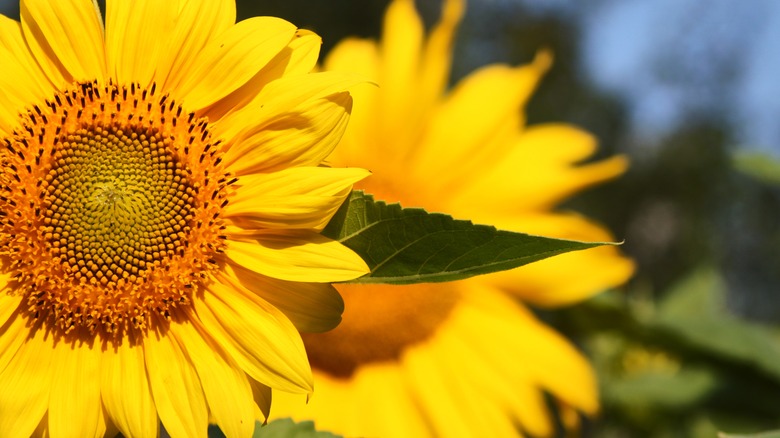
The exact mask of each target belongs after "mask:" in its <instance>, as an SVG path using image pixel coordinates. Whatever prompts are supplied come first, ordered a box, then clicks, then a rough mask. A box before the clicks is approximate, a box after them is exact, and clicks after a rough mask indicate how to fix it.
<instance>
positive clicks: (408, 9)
mask: <svg viewBox="0 0 780 438" xmlns="http://www.w3.org/2000/svg"><path fill="white" fill-rule="evenodd" d="M382 36H383V38H382V42H381V43H380V53H381V54H382V66H381V70H380V71H381V77H379V78H378V80H379V83H380V84H381V87H382V94H381V103H380V105H381V106H382V107H383V108H384V112H383V115H382V117H383V121H382V124H381V127H382V129H383V131H382V132H379V133H377V134H378V135H379V136H383V135H390V136H394V135H398V134H402V133H404V132H406V131H407V129H406V127H405V125H406V123H407V121H408V120H410V119H414V117H416V114H415V112H417V111H418V109H417V108H416V107H415V106H412V105H409V102H408V98H409V93H410V90H417V88H418V87H417V86H416V85H417V81H418V80H419V74H420V71H419V59H420V54H421V51H422V44H423V24H422V20H421V19H420V17H419V15H417V11H416V10H415V7H414V1H413V0H396V1H394V2H391V3H390V6H389V7H388V8H387V12H386V14H385V20H384V25H383V35H382Z"/></svg>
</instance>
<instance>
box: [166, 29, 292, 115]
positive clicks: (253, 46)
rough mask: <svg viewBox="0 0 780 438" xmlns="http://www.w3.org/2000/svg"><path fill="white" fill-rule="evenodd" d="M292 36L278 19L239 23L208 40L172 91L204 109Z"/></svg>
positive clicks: (262, 64) (244, 79) (254, 71)
mask: <svg viewBox="0 0 780 438" xmlns="http://www.w3.org/2000/svg"><path fill="white" fill-rule="evenodd" d="M294 36H295V26H293V25H292V24H291V23H289V22H287V21H285V20H282V19H280V18H275V17H252V18H249V19H246V20H244V21H241V22H238V23H236V24H235V25H234V26H233V27H231V28H230V29H228V30H227V31H225V32H223V33H221V34H219V35H216V36H215V37H214V39H212V40H211V41H209V43H208V44H207V45H206V46H205V47H204V48H203V50H201V52H200V53H199V54H198V58H199V59H198V63H197V65H196V66H195V68H194V69H193V70H191V71H188V72H187V74H186V76H185V77H183V78H182V81H181V83H180V84H179V85H178V86H176V87H175V88H173V90H175V93H176V96H179V98H180V99H181V100H182V101H184V103H186V105H187V107H188V108H191V109H193V110H198V109H201V108H205V107H207V106H209V105H211V104H213V103H214V102H216V101H218V100H219V99H222V98H223V97H225V96H227V95H228V94H230V93H231V92H233V91H234V90H236V89H237V88H239V87H241V86H242V85H244V84H245V83H247V81H249V80H250V79H251V78H252V77H253V76H255V75H256V74H257V73H258V72H259V71H260V70H261V69H262V68H263V67H265V65H266V64H268V62H269V61H270V60H271V59H273V58H274V57H275V56H276V55H277V54H278V53H279V52H280V51H282V49H284V47H285V46H287V44H288V43H289V42H290V40H291V39H292V38H293V37H294Z"/></svg>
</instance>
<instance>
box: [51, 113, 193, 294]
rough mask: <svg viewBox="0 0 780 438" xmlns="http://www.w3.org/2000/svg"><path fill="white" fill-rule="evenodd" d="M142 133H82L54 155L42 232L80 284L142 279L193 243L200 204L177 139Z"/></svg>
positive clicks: (77, 134) (70, 136) (118, 131)
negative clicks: (189, 235)
mask: <svg viewBox="0 0 780 438" xmlns="http://www.w3.org/2000/svg"><path fill="white" fill-rule="evenodd" d="M138 131H139V130H138V129H136V130H134V131H132V132H129V133H127V134H126V133H125V132H123V131H121V130H117V129H115V128H108V129H103V128H100V127H96V128H92V129H91V130H87V129H81V130H79V131H77V132H75V133H73V134H72V135H69V136H68V138H67V140H66V141H65V142H64V143H63V145H62V148H60V149H59V150H58V151H57V152H56V153H55V155H54V161H53V165H52V168H51V170H49V173H48V174H47V175H46V179H45V186H44V190H45V191H47V192H48V193H51V194H54V195H55V196H53V197H52V202H51V204H50V205H49V206H48V208H47V209H46V211H45V212H44V213H43V216H44V224H45V225H46V226H45V227H44V229H43V231H44V233H45V236H46V238H47V240H49V241H50V242H51V245H52V248H51V250H52V252H53V253H54V254H55V255H56V256H57V257H58V258H59V259H60V260H61V263H62V264H63V265H64V266H65V267H66V268H68V270H69V271H70V272H72V273H73V275H74V277H75V278H76V279H81V278H84V279H86V281H88V282H91V283H94V282H99V283H100V284H101V285H103V286H107V285H108V284H109V283H111V284H112V285H116V284H118V282H119V280H120V279H122V280H124V281H125V282H133V283H135V282H138V281H139V280H141V279H142V278H143V275H144V274H145V273H146V271H147V270H148V269H149V268H151V267H153V266H159V265H160V264H161V263H162V262H163V261H164V260H165V259H167V258H171V257H173V256H174V255H175V254H176V248H178V247H180V246H181V245H182V244H183V241H185V240H186V235H185V229H188V228H189V227H190V223H191V221H192V219H193V216H194V210H195V201H194V191H193V188H192V186H191V185H190V183H189V181H188V178H187V176H186V171H185V169H184V165H183V164H182V163H181V162H179V161H178V160H177V159H176V157H175V156H173V154H172V153H171V152H170V151H171V150H172V147H171V144H170V139H166V140H161V139H160V138H159V136H158V135H157V134H156V133H154V132H147V133H144V132H140V133H139V132H138Z"/></svg>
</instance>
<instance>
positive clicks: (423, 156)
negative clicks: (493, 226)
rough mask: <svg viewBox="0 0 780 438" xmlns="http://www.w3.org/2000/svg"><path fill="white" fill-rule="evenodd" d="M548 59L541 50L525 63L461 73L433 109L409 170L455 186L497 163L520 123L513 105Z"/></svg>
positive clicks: (520, 101) (524, 97) (516, 105)
mask: <svg viewBox="0 0 780 438" xmlns="http://www.w3.org/2000/svg"><path fill="white" fill-rule="evenodd" d="M549 63H550V60H549V56H548V55H545V54H544V53H543V54H541V55H539V56H538V57H537V60H536V61H535V62H534V63H533V64H531V65H529V66H523V67H515V68H511V67H506V66H500V65H499V66H488V67H484V68H482V69H480V70H478V71H476V72H474V73H472V74H471V75H469V76H468V77H466V78H465V79H464V80H463V81H461V82H460V83H459V84H458V85H457V86H456V87H455V89H454V90H453V91H452V93H451V94H450V96H449V97H447V98H446V99H445V100H444V101H442V102H441V103H440V105H439V106H438V108H437V109H436V111H435V112H434V113H433V115H432V117H431V121H430V124H429V125H428V126H427V132H426V136H425V138H424V139H423V140H422V141H424V142H425V145H426V147H425V148H421V149H420V150H419V151H418V152H417V155H416V157H415V159H414V162H413V163H412V165H413V166H414V167H413V171H414V172H416V173H417V174H418V175H424V174H429V175H430V174H433V175H442V178H440V179H443V180H444V181H442V182H441V183H440V184H441V185H442V186H445V185H446V184H447V183H448V182H450V180H456V181H457V182H458V183H459V186H460V185H463V184H464V183H463V180H464V179H465V180H466V181H468V178H469V177H468V176H469V175H472V174H479V173H481V172H480V170H481V169H484V168H485V167H486V166H490V165H493V164H494V163H497V162H500V161H501V160H502V159H503V157H504V155H505V154H506V152H507V151H508V150H509V148H510V147H511V146H512V144H511V139H513V138H514V135H515V133H516V132H517V129H518V128H519V127H520V126H521V124H522V119H521V118H520V112H519V111H518V109H517V108H519V107H521V106H522V105H523V104H524V103H525V101H526V100H527V99H528V97H529V96H530V95H531V92H532V91H533V90H534V88H535V87H536V84H537V82H538V81H539V79H540V78H541V75H542V74H543V73H544V72H545V71H546V69H547V68H548V66H549Z"/></svg>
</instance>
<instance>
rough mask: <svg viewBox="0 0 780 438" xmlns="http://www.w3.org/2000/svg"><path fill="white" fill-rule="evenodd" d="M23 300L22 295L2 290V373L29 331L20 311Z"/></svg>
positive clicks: (0, 335) (0, 336)
mask: <svg viewBox="0 0 780 438" xmlns="http://www.w3.org/2000/svg"><path fill="white" fill-rule="evenodd" d="M21 302H22V297H21V296H16V295H9V294H7V293H5V292H0V373H2V372H3V371H4V370H5V368H6V367H7V366H8V364H9V363H10V362H11V360H13V358H14V356H16V353H17V352H18V351H19V348H21V346H22V344H24V340H25V338H26V333H27V332H28V331H29V329H28V328H27V327H25V322H24V320H23V319H22V317H21V314H20V311H19V305H20V304H21Z"/></svg>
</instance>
